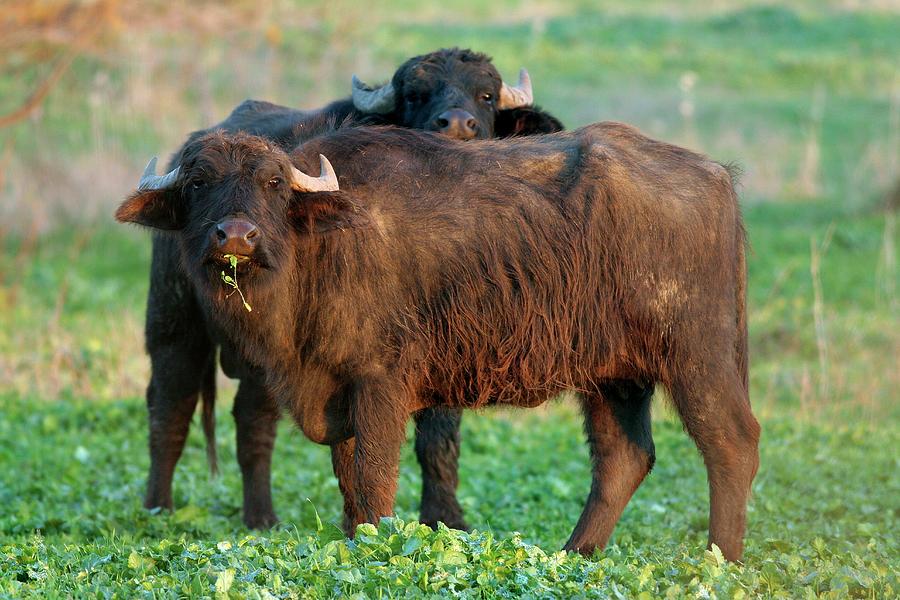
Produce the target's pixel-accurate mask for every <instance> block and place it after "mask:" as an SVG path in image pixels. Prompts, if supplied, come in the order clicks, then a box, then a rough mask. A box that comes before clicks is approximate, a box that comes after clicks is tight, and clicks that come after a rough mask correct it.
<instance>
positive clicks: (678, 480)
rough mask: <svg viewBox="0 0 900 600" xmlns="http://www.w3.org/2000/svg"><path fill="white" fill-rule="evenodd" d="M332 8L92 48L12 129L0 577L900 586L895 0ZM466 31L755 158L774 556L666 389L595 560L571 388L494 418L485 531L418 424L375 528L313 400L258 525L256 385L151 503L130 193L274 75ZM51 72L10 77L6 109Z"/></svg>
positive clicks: (271, 88) (280, 590)
mask: <svg viewBox="0 0 900 600" xmlns="http://www.w3.org/2000/svg"><path fill="white" fill-rule="evenodd" d="M313 4H315V3H306V2H287V3H285V6H286V7H287V8H289V9H290V10H283V11H281V12H277V11H276V12H273V13H272V15H271V16H270V17H269V21H270V23H269V25H270V26H274V27H276V28H278V29H279V30H280V35H279V36H273V37H271V38H269V37H268V36H261V35H258V31H257V30H248V31H247V32H242V31H236V32H235V31H224V30H223V31H220V32H218V33H217V35H216V36H214V37H213V38H209V37H206V38H203V40H202V42H198V41H197V39H195V36H194V32H192V31H185V30H178V29H177V28H176V29H174V30H172V31H147V32H141V33H139V34H134V35H132V36H131V37H130V38H129V40H128V44H126V45H125V46H123V47H121V48H119V49H118V50H117V51H115V52H110V54H109V55H108V56H98V55H96V54H88V55H85V56H82V57H79V58H78V59H77V60H76V61H75V63H74V65H73V70H72V72H71V74H70V76H68V77H67V78H65V79H64V80H63V81H62V82H61V84H60V86H59V87H58V89H57V90H55V91H54V92H53V93H52V94H51V96H50V97H49V99H48V101H47V103H46V105H45V107H44V110H43V112H42V114H41V115H40V118H36V119H32V120H29V121H26V122H23V123H22V124H20V125H17V126H15V127H13V128H11V129H7V130H3V131H0V146H3V145H4V144H5V146H4V147H6V148H11V149H12V154H11V157H10V158H9V159H7V158H4V157H5V156H6V155H5V154H4V155H2V156H0V200H2V202H0V215H6V214H8V213H7V212H6V211H7V210H9V211H12V212H11V214H12V215H13V217H15V218H21V220H15V218H14V219H12V220H10V219H3V220H0V250H2V256H3V259H2V260H0V307H2V310H0V597H11V598H20V597H29V596H31V597H71V596H87V597H120V598H132V597H139V596H143V597H188V596H192V597H194V596H215V595H219V596H224V595H230V596H231V597H248V598H257V597H260V598H262V597H270V596H275V597H313V598H317V597H332V596H351V595H353V594H359V595H361V596H364V597H374V598H378V597H384V598H390V597H407V596H413V597H414V596H429V595H452V594H457V595H462V596H469V597H511V598H518V597H535V598H537V597H562V598H568V597H579V596H591V597H610V598H633V597H651V598H656V597H666V596H668V597H683V596H689V597H701V598H706V597H719V598H731V597H740V596H741V595H744V596H747V597H754V596H763V597H786V598H798V597H811V596H825V597H862V598H882V597H895V596H897V595H898V593H900V592H898V588H900V584H898V558H897V557H898V556H900V548H898V545H900V542H898V535H897V532H896V529H897V528H896V523H897V522H898V521H900V519H898V517H900V503H898V500H897V498H900V489H898V488H900V477H898V472H900V470H898V467H900V464H898V462H900V461H898V458H897V456H898V455H897V451H896V448H897V447H898V441H900V440H898V437H900V428H898V422H900V421H898V419H900V402H898V392H897V390H898V389H900V368H898V363H897V357H898V355H900V333H898V332H900V327H898V314H900V313H898V307H900V304H898V296H897V283H898V271H897V264H898V263H897V256H896V248H897V247H898V245H900V239H898V235H897V229H896V220H897V214H896V206H895V207H894V211H893V212H891V211H890V210H888V211H885V210H883V203H882V198H883V197H884V191H885V190H886V189H887V188H888V187H890V186H891V185H893V184H894V182H895V181H896V180H897V179H898V173H897V160H898V153H900V141H898V140H900V91H898V87H897V86H898V82H900V71H898V64H897V61H896V57H897V56H898V55H900V36H898V35H897V31H898V30H900V14H898V13H897V12H896V10H892V9H891V4H890V3H889V2H873V3H849V2H844V1H842V0H797V1H794V2H789V3H779V4H778V5H773V4H771V3H766V2H761V1H757V0H733V1H729V2H708V1H699V0H698V1H695V0H688V1H684V2H681V1H679V2H672V1H670V0H648V1H647V2H640V3H634V2H623V1H611V2H604V3H603V4H602V6H598V3H596V2H594V1H593V0H559V1H555V2H552V3H546V2H528V3H520V2H515V1H513V0H496V1H494V2H480V1H477V0H466V1H464V2H460V3H458V6H456V7H455V10H456V12H455V13H454V17H453V18H452V19H449V20H448V19H447V16H446V15H445V14H444V13H445V12H446V11H444V10H438V9H436V8H433V7H429V6H428V5H427V4H426V3H422V2H418V1H417V2H413V1H411V0H391V1H390V2H386V3H384V5H385V6H383V7H382V8H383V10H373V11H368V12H365V13H361V12H359V7H358V3H356V2H353V1H351V0H334V1H333V2H329V3H322V4H321V5H316V6H313ZM285 6H282V9H284V8H285ZM264 25H265V23H264ZM264 38H265V39H277V40H278V41H277V42H275V43H273V42H271V41H269V42H266V41H261V40H263V39H264ZM442 45H459V46H472V47H473V48H476V49H480V50H485V51H487V52H489V53H490V54H492V55H493V56H494V58H495V62H496V64H497V65H498V66H499V67H500V69H501V71H502V72H503V73H504V74H505V75H507V76H509V75H511V74H513V73H515V72H516V71H517V69H518V68H519V67H520V66H522V65H526V66H527V67H528V68H529V70H530V71H531V73H532V76H533V79H534V81H535V92H536V97H537V100H538V101H539V103H541V104H542V105H544V106H545V107H546V108H548V109H550V110H551V111H552V112H553V113H554V114H556V115H558V116H559V117H561V118H562V119H563V121H564V122H565V123H566V124H567V125H568V126H570V127H576V126H579V125H583V124H586V123H589V122H592V121H598V120H603V119H615V120H622V121H626V122H630V123H633V124H635V125H637V126H639V127H640V128H642V129H643V130H645V131H646V132H648V133H649V134H651V135H654V136H657V137H661V138H664V139H667V140H672V141H675V142H677V143H681V144H685V145H688V146H690V147H692V148H696V149H700V150H702V151H704V152H707V153H708V154H710V155H711V156H713V157H715V158H717V159H719V160H723V161H731V160H736V161H738V162H739V163H740V164H741V166H742V167H743V170H744V172H745V174H744V176H743V178H742V185H741V187H740V188H739V191H740V192H741V195H742V198H743V200H744V205H745V210H744V213H745V218H746V222H747V227H748V231H749V237H750V241H751V244H752V253H751V254H750V255H749V257H748V261H749V273H750V281H749V287H748V293H749V312H750V335H751V373H750V377H751V398H752V401H753V405H754V411H755V413H756V414H757V415H758V416H759V417H760V419H761V421H762V425H763V439H762V448H761V452H762V466H761V468H760V472H759V475H758V477H757V479H756V481H755V483H754V497H753V500H752V502H751V505H750V509H749V510H750V513H749V530H748V534H747V540H746V545H747V551H746V554H745V559H744V562H743V564H737V565H735V564H723V563H722V561H721V560H720V557H718V556H717V555H716V554H715V552H707V551H705V550H704V545H705V540H706V530H707V508H708V507H707V489H706V478H705V472H704V469H703V466H702V464H701V460H700V458H699V455H698V454H697V452H696V450H695V449H694V447H693V445H692V443H691V442H690V440H689V439H688V438H687V436H686V435H685V434H684V433H683V432H682V431H681V428H680V426H679V424H678V423H677V420H675V419H674V418H673V417H672V416H671V415H670V414H669V412H668V410H667V408H666V402H665V399H664V397H663V396H664V394H662V393H661V394H660V397H659V399H658V400H657V401H656V403H655V408H654V410H655V423H654V428H655V429H654V431H655V437H656V442H657V449H658V462H657V465H656V467H655V469H654V471H653V473H652V474H651V475H650V477H649V478H648V479H647V480H646V481H645V483H644V484H643V485H642V487H641V488H640V489H639V490H638V492H637V494H636V495H635V497H634V499H633V500H632V502H631V504H630V505H629V507H628V508H627V509H626V511H625V514H624V516H623V518H622V520H621V522H620V523H619V526H618V527H617V529H616V531H615V533H614V537H613V540H612V543H611V545H610V547H609V548H607V549H606V550H605V551H603V552H601V553H598V554H596V555H595V556H593V557H589V558H583V557H580V556H576V555H564V554H559V553H558V552H557V550H558V549H559V548H560V547H561V546H562V545H563V543H564V542H565V540H566V539H567V537H568V535H569V533H570V532H571V529H572V527H573V526H574V523H575V521H576V519H577V516H578V514H579V512H580V510H581V508H582V505H583V502H584V499H585V497H586V495H587V492H588V487H589V482H590V479H589V476H590V475H589V469H588V456H587V449H586V447H585V444H584V435H583V433H582V432H581V428H580V427H581V426H580V418H579V417H578V415H577V414H576V411H575V409H574V407H573V406H572V402H571V401H566V400H560V401H558V402H556V403H554V404H553V405H552V406H550V407H549V408H546V409H538V410H532V411H515V412H508V411H485V412H482V413H478V414H471V413H470V414H468V415H466V417H465V418H464V424H463V448H462V458H461V463H462V464H461V477H460V479H461V486H460V498H461V502H462V504H463V506H464V508H465V510H466V514H467V518H468V520H469V522H470V524H471V525H472V526H473V527H475V529H476V531H475V532H473V533H471V534H464V533H460V532H453V531H448V530H440V531H437V532H432V531H430V530H428V529H426V528H422V527H419V526H418V525H417V524H416V523H415V521H414V520H415V517H416V514H417V507H416V502H417V498H418V494H419V486H420V482H419V475H418V468H417V466H416V464H415V461H414V459H413V457H412V453H411V451H410V449H409V448H407V449H405V453H404V458H403V463H402V466H401V481H400V494H399V496H398V502H397V515H398V520H397V521H392V522H384V523H381V524H380V525H379V526H378V527H375V528H367V529H366V530H364V531H362V532H361V535H360V536H359V537H358V539H357V540H355V541H353V542H350V541H347V540H345V539H344V538H343V536H340V535H339V532H338V531H337V529H336V528H335V526H334V525H333V524H334V523H335V522H337V521H338V520H339V517H340V514H339V513H340V506H341V503H340V497H339V493H338V489H337V485H336V483H335V482H334V478H333V476H332V475H331V467H330V460H329V455H328V451H327V449H326V448H322V447H317V446H315V445H313V444H311V443H309V442H308V441H306V440H305V439H303V436H302V435H301V434H300V433H299V432H297V431H295V430H294V429H293V428H292V427H291V426H290V425H289V424H287V423H284V424H282V426H281V430H280V438H279V443H278V445H277V450H276V454H275V459H274V493H275V502H276V509H277V510H278V513H279V516H280V517H281V519H282V525H280V526H279V527H277V528H276V529H274V530H272V531H270V532H265V533H252V532H249V531H247V530H245V529H244V528H243V527H242V526H241V523H240V483H239V474H238V469H237V465H236V463H235V461H234V460H232V459H230V457H231V456H233V455H234V431H233V426H232V423H231V419H230V417H229V415H228V414H227V413H228V409H229V408H230V397H231V396H232V395H233V391H234V387H233V385H232V384H229V383H228V382H226V381H221V382H220V384H221V385H220V395H219V398H220V399H219V403H218V406H219V408H218V412H219V418H218V426H219V432H218V441H219V445H220V456H221V459H220V467H221V469H222V474H221V476H220V477H219V478H218V479H215V480H212V479H210V477H209V476H208V474H207V473H206V467H205V454H204V451H203V448H202V445H201V444H202V440H201V436H200V435H199V433H198V432H196V431H194V432H192V433H191V437H190V439H189V444H188V448H187V449H186V452H185V456H184V457H183V459H182V461H181V463H180V465H179V469H178V471H177V473H176V480H175V504H176V507H177V510H176V512H175V513H174V514H150V513H148V512H147V511H144V510H143V509H142V508H141V507H140V500H141V497H142V494H143V487H144V480H145V477H146V471H147V449H146V447H147V435H146V414H145V409H144V408H143V399H142V394H143V388H144V386H145V385H146V381H147V373H148V365H147V360H146V358H145V357H144V355H143V352H142V349H141V348H142V321H143V307H144V302H145V298H146V293H147V280H148V278H147V272H148V265H149V239H148V236H147V235H146V234H144V233H143V232H139V231H135V230H129V229H127V228H123V227H120V226H115V225H113V224H112V223H111V218H110V215H111V213H112V210H113V207H114V206H115V204H116V203H117V202H119V201H120V200H121V199H122V197H124V195H125V194H127V193H128V191H130V189H131V188H133V185H134V182H135V181H136V178H137V176H138V174H139V173H140V167H141V166H142V165H143V164H145V163H146V160H147V159H148V158H149V156H152V155H154V154H159V155H165V154H166V153H167V152H168V151H170V150H172V149H173V148H174V147H175V146H176V145H177V144H179V143H180V142H181V140H183V138H184V136H185V134H186V133H187V132H188V131H190V130H192V129H195V128H197V127H200V126H203V125H206V124H208V123H211V122H214V121H215V120H218V119H219V118H221V117H222V116H224V115H225V114H227V113H228V111H229V110H230V109H231V108H232V107H233V106H234V105H235V104H237V103H239V102H240V101H242V100H243V99H244V98H246V97H248V96H256V97H263V98H266V99H270V100H274V101H278V102H282V103H286V104H291V105H297V106H316V105H320V104H322V103H324V102H325V101H327V100H329V99H332V98H335V97H338V96H340V95H342V94H346V93H347V91H348V81H349V74H350V73H352V72H358V73H359V74H360V75H361V76H362V77H363V78H364V79H367V80H371V81H373V82H375V81H377V80H378V79H382V80H383V79H384V78H386V77H387V76H388V74H389V73H390V72H392V70H393V68H395V67H396V65H397V64H398V63H399V62H400V61H402V60H403V59H405V58H406V57H408V56H411V55H413V54H417V53H420V52H425V51H428V50H431V49H433V48H436V47H439V46H442ZM151 58H152V60H150V59H151ZM43 74H45V66H43V65H32V66H28V65H23V66H21V68H17V71H16V73H15V74H13V75H9V76H7V74H0V112H6V110H8V109H11V108H13V107H15V106H16V105H17V102H18V100H19V99H22V98H25V97H27V95H28V93H29V92H30V91H31V90H32V89H33V88H34V86H35V85H36V82H37V81H39V80H40V78H41V76H42V75H43ZM151 83H152V85H151ZM200 88H204V89H205V90H206V92H205V93H200V92H199V91H198V90H199V89H200ZM204 97H205V100H204ZM686 105H687V106H689V107H690V110H686V109H685V106H686ZM160 114H164V115H165V118H164V119H161V118H160ZM48 173H53V177H48V176H47V174H48ZM7 200H9V201H7ZM92 210H93V211H94V212H91V211H92ZM85 215H87V216H85ZM92 215H93V217H92ZM96 215H100V217H99V218H97V217H96ZM73 216H74V217H75V218H74V219H72V217H73ZM814 257H815V258H816V259H817V260H818V263H819V266H818V269H814V268H813V258H814ZM248 300H249V301H250V302H251V303H252V298H249V299H248ZM254 308H255V307H254ZM817 323H818V326H817ZM661 392H662V391H661ZM515 532H520V533H518V534H516V533H515Z"/></svg>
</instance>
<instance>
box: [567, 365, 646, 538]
mask: <svg viewBox="0 0 900 600" xmlns="http://www.w3.org/2000/svg"><path fill="white" fill-rule="evenodd" d="M652 396H653V386H652V384H650V383H648V384H639V383H637V382H631V381H615V382H609V383H606V384H604V385H602V386H600V388H599V390H598V393H595V394H589V395H586V396H584V397H583V398H582V405H583V409H584V417H585V430H586V432H587V438H588V445H589V446H590V451H591V462H592V467H593V469H592V471H593V473H592V481H591V491H590V494H589V495H588V499H587V502H586V503H585V506H584V510H583V511H582V513H581V517H580V518H579V519H578V524H577V525H576V526H575V530H574V531H573V532H572V536H571V537H570V538H569V541H568V542H567V543H566V546H565V549H566V550H573V551H577V552H581V553H582V554H591V553H592V552H593V551H594V550H595V549H602V548H603V547H604V546H606V543H607V541H608V540H609V537H610V535H612V531H613V528H614V527H615V525H616V523H617V522H618V520H619V517H620V516H621V515H622V511H623V510H624V509H625V505H626V504H628V501H629V500H630V499H631V496H632V495H633V494H634V491H635V490H636V489H637V488H638V486H639V485H640V484H641V482H642V481H643V480H644V477H646V475H647V473H649V472H650V469H651V468H653V463H654V461H655V460H656V453H655V448H654V445H653V437H652V435H651V431H650V400H651V398H652Z"/></svg>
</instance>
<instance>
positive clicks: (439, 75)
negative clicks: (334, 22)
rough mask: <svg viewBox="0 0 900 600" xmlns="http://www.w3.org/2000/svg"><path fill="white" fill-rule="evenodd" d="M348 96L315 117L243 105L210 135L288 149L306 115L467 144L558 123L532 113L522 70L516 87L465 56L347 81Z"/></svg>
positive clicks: (433, 58)
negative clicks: (376, 79) (239, 136)
mask: <svg viewBox="0 0 900 600" xmlns="http://www.w3.org/2000/svg"><path fill="white" fill-rule="evenodd" d="M352 84H353V94H352V96H351V97H350V98H344V99H342V100H337V101H335V102H332V103H331V104H329V105H328V106H326V107H324V108H322V109H320V110H318V111H303V110H297V109H293V108H288V107H286V106H279V105H277V104H272V103H269V102H262V101H258V100H247V101H246V102H244V103H243V104H241V105H240V106H238V107H237V108H236V109H235V110H234V112H233V113H232V114H231V115H230V116H229V117H228V119H227V120H226V121H224V122H223V123H220V124H219V125H218V126H217V127H216V128H217V129H226V130H228V131H245V132H247V133H253V134H257V135H262V136H264V137H266V138H269V139H273V140H275V141H276V142H278V143H279V145H281V146H282V147H284V148H286V149H288V148H292V147H293V146H294V145H296V141H297V134H298V133H300V134H301V135H302V131H300V132H298V130H297V128H298V126H302V123H303V122H304V121H306V120H307V119H308V118H309V117H310V115H311V114H313V113H315V114H318V115H321V114H326V115H329V116H333V117H334V118H335V120H337V121H338V122H340V121H342V120H344V119H351V120H353V121H364V122H366V123H368V124H373V125H379V124H380V125H398V126H400V127H409V128H411V129H424V130H426V131H436V132H438V133H443V134H444V135H447V136H450V137H453V138H457V139H462V140H467V139H474V138H479V139H487V138H502V137H511V136H521V135H536V134H542V133H553V132H556V131H562V130H563V125H562V123H561V122H560V121H559V120H558V119H557V118H556V117H554V116H552V115H550V114H549V113H547V112H545V111H543V110H541V109H540V108H539V107H536V106H534V99H533V95H532V88H531V78H530V76H529V75H528V72H527V71H526V70H525V69H522V70H521V72H520V73H519V81H518V84H517V85H515V86H514V85H510V84H507V83H505V82H504V81H503V79H502V78H501V77H500V73H499V72H498V71H497V69H496V67H494V65H493V63H491V59H490V58H489V57H488V56H486V55H484V54H481V53H478V52H472V51H471V50H461V49H459V48H451V49H445V50H438V51H436V52H432V53H430V54H424V55H422V56H416V57H413V58H410V59H409V60H408V61H406V62H405V63H403V64H402V65H401V66H400V68H399V69H397V71H396V72H395V73H394V76H393V77H392V78H391V81H389V82H388V83H386V84H384V85H382V86H380V87H376V88H371V87H369V86H367V85H366V84H364V83H362V82H361V81H359V80H358V79H357V78H356V77H355V76H354V77H353V80H352Z"/></svg>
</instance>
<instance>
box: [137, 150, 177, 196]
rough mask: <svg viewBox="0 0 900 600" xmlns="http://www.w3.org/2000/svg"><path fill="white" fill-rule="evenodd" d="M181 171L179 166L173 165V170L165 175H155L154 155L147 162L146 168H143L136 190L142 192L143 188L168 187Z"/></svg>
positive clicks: (158, 188) (156, 188) (160, 188)
mask: <svg viewBox="0 0 900 600" xmlns="http://www.w3.org/2000/svg"><path fill="white" fill-rule="evenodd" d="M180 172H181V167H175V169H174V170H172V171H170V172H169V173H166V174H165V175H157V174H156V157H155V156H154V157H153V158H151V159H150V162H148V163H147V168H146V169H144V174H143V175H141V180H140V182H139V183H138V191H139V192H142V191H145V190H162V189H165V188H167V187H170V186H171V185H172V184H174V183H175V180H176V179H178V174H179V173H180Z"/></svg>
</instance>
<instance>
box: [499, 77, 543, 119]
mask: <svg viewBox="0 0 900 600" xmlns="http://www.w3.org/2000/svg"><path fill="white" fill-rule="evenodd" d="M532 104H534V95H533V94H532V92H531V77H530V76H529V75H528V71H526V70H525V69H524V68H523V69H522V70H521V71H519V85H517V86H516V87H512V86H511V85H507V84H506V83H505V82H504V83H503V87H501V88H500V103H499V104H498V106H497V107H498V108H500V109H501V110H504V109H510V108H519V107H520V106H531V105H532Z"/></svg>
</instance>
